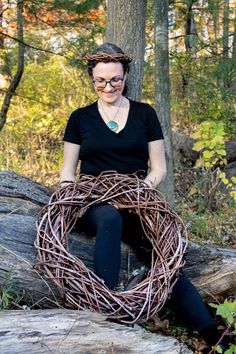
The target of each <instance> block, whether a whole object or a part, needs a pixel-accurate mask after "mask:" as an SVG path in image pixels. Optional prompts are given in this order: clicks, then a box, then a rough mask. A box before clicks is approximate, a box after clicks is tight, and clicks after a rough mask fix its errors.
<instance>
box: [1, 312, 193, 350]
mask: <svg viewBox="0 0 236 354" xmlns="http://www.w3.org/2000/svg"><path fill="white" fill-rule="evenodd" d="M0 353H1V354H19V353H22V354H23V353H24V354H39V353H43V354H47V353H48V354H52V353H53V354H59V353H60V354H62V353H65V354H75V353H82V354H92V353H93V354H96V353H99V354H100V353H103V354H104V353H107V354H112V353H114V354H119V353H120V354H129V353H132V354H147V353H148V354H180V353H181V354H190V353H192V351H191V350H189V349H187V348H186V347H185V346H184V345H183V344H180V343H179V342H178V341H177V340H175V339H174V338H171V337H166V336H163V335H160V334H153V333H148V332H147V331H145V330H144V329H142V328H141V327H139V326H138V325H135V326H134V327H127V326H124V325H120V324H116V323H112V322H108V321H106V319H105V317H104V316H102V315H100V314H97V313H93V312H90V311H73V310H65V309H64V310H60V309H54V310H32V311H22V310H16V311H4V312H1V313H0Z"/></svg>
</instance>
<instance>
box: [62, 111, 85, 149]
mask: <svg viewBox="0 0 236 354" xmlns="http://www.w3.org/2000/svg"><path fill="white" fill-rule="evenodd" d="M78 118H79V117H78V111H74V112H72V114H71V115H70V118H69V120H68V122H67V125H66V129H65V133H64V137H63V141H68V142H69V143H73V144H78V145H80V144H81V139H80V132H79V119H78Z"/></svg>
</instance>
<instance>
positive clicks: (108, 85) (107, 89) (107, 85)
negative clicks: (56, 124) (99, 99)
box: [103, 82, 113, 92]
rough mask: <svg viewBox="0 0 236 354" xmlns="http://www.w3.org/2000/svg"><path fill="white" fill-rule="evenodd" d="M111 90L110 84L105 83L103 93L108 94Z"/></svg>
mask: <svg viewBox="0 0 236 354" xmlns="http://www.w3.org/2000/svg"><path fill="white" fill-rule="evenodd" d="M112 90H113V87H112V86H111V83H110V82H107V84H106V87H104V89H103V91H107V92H110V91H112Z"/></svg>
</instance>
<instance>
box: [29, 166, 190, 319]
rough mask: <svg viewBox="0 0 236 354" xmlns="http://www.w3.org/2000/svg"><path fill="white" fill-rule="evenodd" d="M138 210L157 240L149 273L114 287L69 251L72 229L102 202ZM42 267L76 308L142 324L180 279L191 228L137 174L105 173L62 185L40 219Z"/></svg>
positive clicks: (149, 235)
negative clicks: (122, 286)
mask: <svg viewBox="0 0 236 354" xmlns="http://www.w3.org/2000/svg"><path fill="white" fill-rule="evenodd" d="M104 202H105V203H108V204H110V205H112V206H114V207H115V208H117V209H120V210H121V209H128V210H129V211H130V212H132V213H136V214H137V215H138V216H139V218H140V222H141V225H142V228H143V231H144V233H145V235H146V237H147V238H148V239H149V240H150V242H151V244H152V247H153V249H152V262H151V267H150V270H148V272H147V275H146V278H145V279H143V280H141V282H139V283H138V284H135V285H134V286H132V287H131V288H130V289H129V290H127V291H115V290H110V289H109V288H108V287H107V286H106V285H105V284H104V281H103V280H102V279H100V278H99V277H98V276H96V274H95V273H93V271H91V270H90V269H88V268H87V267H86V266H85V264H84V263H83V262H82V261H81V260H80V259H79V258H78V257H76V256H73V255H72V254H70V252H69V250H68V234H69V233H70V231H71V230H72V229H73V227H74V225H75V223H76V221H77V219H78V218H79V217H81V216H82V215H83V214H84V213H85V212H86V210H88V209H89V208H91V207H92V206H94V205H97V204H100V203H104ZM36 227H37V239H36V241H35V246H36V247H37V249H38V261H37V267H39V268H40V269H41V270H43V272H44V273H45V274H46V275H47V276H48V277H49V278H50V279H51V280H52V281H53V282H54V283H55V284H56V285H57V287H58V288H59V290H60V292H61V294H62V296H64V298H65V300H66V301H67V302H69V303H71V304H73V305H74V306H75V307H76V308H80V309H84V308H89V309H91V310H95V311H98V312H100V313H102V314H105V315H107V316H108V317H109V318H116V319H119V320H120V321H121V322H125V323H135V322H137V323H140V322H144V321H146V320H148V319H149V318H150V317H152V316H153V315H154V314H155V313H156V312H157V311H159V310H160V309H161V308H162V307H163V305H164V303H165V301H166V300H167V298H168V296H169V295H170V293H171V290H172V287H173V285H174V284H175V282H176V280H177V274H178V270H179V269H180V268H181V267H182V266H183V264H184V260H183V256H184V253H185V249H186V244H185V245H184V243H183V241H182V236H184V237H186V228H185V227H184V224H183V222H182V220H181V219H180V218H179V216H178V215H177V214H176V213H175V212H174V211H173V210H171V207H170V206H169V204H168V203H167V202H166V201H165V200H164V199H163V197H162V195H161V194H160V193H159V192H158V191H156V190H154V189H152V188H148V187H147V185H146V184H145V182H144V181H142V180H140V179H139V178H138V177H137V175H135V174H134V175H133V174H132V175H121V174H117V173H116V172H112V171H111V172H106V173H102V174H101V175H99V176H98V177H93V176H88V175H81V177H80V179H79V180H78V181H77V182H75V183H71V184H69V185H67V186H66V187H63V188H60V189H58V190H57V191H56V192H55V193H54V194H53V195H52V196H51V198H50V201H49V203H48V205H46V206H45V207H43V209H42V210H41V212H40V214H39V216H38V219H37V222H36Z"/></svg>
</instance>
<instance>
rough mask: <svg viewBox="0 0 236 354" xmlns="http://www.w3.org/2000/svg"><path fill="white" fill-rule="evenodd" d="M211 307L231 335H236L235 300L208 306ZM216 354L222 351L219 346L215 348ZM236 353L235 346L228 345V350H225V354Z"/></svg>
mask: <svg viewBox="0 0 236 354" xmlns="http://www.w3.org/2000/svg"><path fill="white" fill-rule="evenodd" d="M209 305H210V306H211V307H213V308H216V314H217V315H218V316H221V317H222V318H223V319H224V320H225V322H226V324H227V325H228V327H229V329H231V332H232V334H233V335H236V300H234V301H229V300H227V299H226V300H225V301H224V303H223V304H212V303H210V304H209ZM215 350H216V352H217V353H222V349H221V348H220V347H219V346H216V347H215ZM235 352H236V345H235V344H230V346H229V349H227V350H226V352H225V354H234V353H235Z"/></svg>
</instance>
